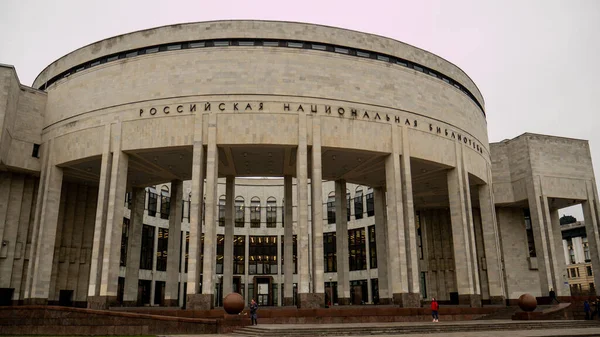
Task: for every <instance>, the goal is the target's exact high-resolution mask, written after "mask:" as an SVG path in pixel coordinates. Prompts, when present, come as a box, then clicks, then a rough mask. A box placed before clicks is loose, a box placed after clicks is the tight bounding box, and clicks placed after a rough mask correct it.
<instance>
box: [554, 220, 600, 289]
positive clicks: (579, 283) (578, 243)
mask: <svg viewBox="0 0 600 337" xmlns="http://www.w3.org/2000/svg"><path fill="white" fill-rule="evenodd" d="M561 230H562V239H563V252H564V254H565V261H566V263H567V278H568V283H569V288H570V289H571V294H572V295H576V294H577V295H588V294H589V295H595V294H596V287H595V285H594V272H593V270H592V263H591V262H592V256H591V253H590V244H589V242H588V238H587V233H586V231H585V224H584V223H583V222H581V221H577V222H573V223H569V224H562V225H561Z"/></svg>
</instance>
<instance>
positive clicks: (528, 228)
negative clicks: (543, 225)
mask: <svg viewBox="0 0 600 337" xmlns="http://www.w3.org/2000/svg"><path fill="white" fill-rule="evenodd" d="M523 217H524V218H525V231H526V232H527V249H528V250H529V257H536V256H537V255H536V252H535V241H534V240H533V228H532V227H531V215H530V213H529V208H526V209H524V210H523Z"/></svg>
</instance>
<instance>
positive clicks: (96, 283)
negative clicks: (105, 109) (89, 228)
mask: <svg viewBox="0 0 600 337" xmlns="http://www.w3.org/2000/svg"><path fill="white" fill-rule="evenodd" d="M111 125H112V124H108V125H106V126H105V128H104V138H103V144H102V160H101V162H100V180H99V186H98V201H97V205H96V221H95V223H94V241H93V244H92V260H91V264H90V280H89V286H88V300H89V299H93V298H95V297H97V296H100V283H101V277H102V260H103V254H104V236H105V233H106V226H105V225H106V210H107V208H108V194H109V188H110V176H111V167H112V157H113V155H112V153H111V144H112V142H111V136H110V135H111V128H112V126H111ZM88 307H90V305H89V304H88Z"/></svg>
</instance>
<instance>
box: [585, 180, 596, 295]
mask: <svg viewBox="0 0 600 337" xmlns="http://www.w3.org/2000/svg"><path fill="white" fill-rule="evenodd" d="M586 190H587V200H585V201H584V202H583V203H582V204H581V206H582V208H583V218H584V223H585V231H586V233H587V238H588V244H589V246H590V247H589V248H590V259H591V260H592V270H593V274H594V285H595V287H594V288H595V289H596V294H597V295H598V294H600V292H599V290H600V286H599V285H600V231H599V230H598V225H599V224H600V216H599V214H598V212H599V210H598V199H597V196H598V194H597V191H596V189H595V188H594V185H593V182H591V181H588V182H586Z"/></svg>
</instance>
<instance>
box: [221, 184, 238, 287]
mask: <svg viewBox="0 0 600 337" xmlns="http://www.w3.org/2000/svg"><path fill="white" fill-rule="evenodd" d="M234 200H235V177H234V176H227V180H226V183H225V241H224V242H223V244H224V247H223V293H222V294H221V296H223V298H225V296H227V295H229V294H230V293H232V292H233V214H234V213H235V201H234Z"/></svg>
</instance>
